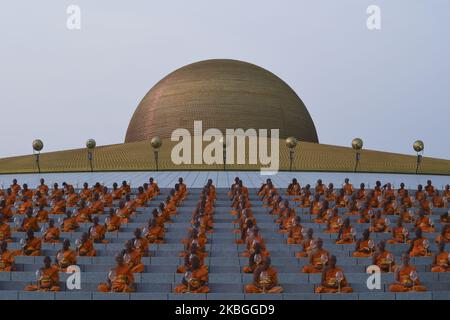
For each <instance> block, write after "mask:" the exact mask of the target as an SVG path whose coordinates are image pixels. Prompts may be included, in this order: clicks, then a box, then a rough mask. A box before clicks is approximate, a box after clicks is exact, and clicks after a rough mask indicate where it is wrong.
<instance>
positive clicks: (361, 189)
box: [356, 183, 366, 201]
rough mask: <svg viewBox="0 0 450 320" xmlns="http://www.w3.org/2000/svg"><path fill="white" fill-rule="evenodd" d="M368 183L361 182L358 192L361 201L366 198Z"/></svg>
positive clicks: (358, 198)
mask: <svg viewBox="0 0 450 320" xmlns="http://www.w3.org/2000/svg"><path fill="white" fill-rule="evenodd" d="M365 188H366V185H365V184H364V183H361V184H360V185H359V190H358V191H357V192H356V199H357V200H360V201H364V200H366V189H365Z"/></svg>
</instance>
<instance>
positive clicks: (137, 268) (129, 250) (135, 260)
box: [123, 240, 145, 273]
mask: <svg viewBox="0 0 450 320" xmlns="http://www.w3.org/2000/svg"><path fill="white" fill-rule="evenodd" d="M141 258H142V256H141V253H140V252H139V251H138V250H137V249H135V248H134V246H133V241H131V240H128V241H127V242H126V243H125V250H123V259H124V262H125V263H126V264H127V265H128V267H129V268H130V271H131V272H132V273H141V272H144V269H145V266H144V264H143V263H142V262H141Z"/></svg>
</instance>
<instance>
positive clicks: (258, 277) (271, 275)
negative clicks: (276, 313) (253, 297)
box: [245, 257, 283, 293]
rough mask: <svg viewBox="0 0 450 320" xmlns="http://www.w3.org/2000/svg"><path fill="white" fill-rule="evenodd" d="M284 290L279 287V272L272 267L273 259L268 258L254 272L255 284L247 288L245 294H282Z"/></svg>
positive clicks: (248, 285)
mask: <svg viewBox="0 0 450 320" xmlns="http://www.w3.org/2000/svg"><path fill="white" fill-rule="evenodd" d="M282 292H283V288H282V287H281V286H279V285H278V276H277V271H276V270H275V269H274V268H273V267H272V266H271V259H270V257H267V258H265V259H264V262H263V264H262V265H260V266H259V267H258V268H256V270H255V271H254V272H253V283H251V284H247V285H246V286H245V293H282Z"/></svg>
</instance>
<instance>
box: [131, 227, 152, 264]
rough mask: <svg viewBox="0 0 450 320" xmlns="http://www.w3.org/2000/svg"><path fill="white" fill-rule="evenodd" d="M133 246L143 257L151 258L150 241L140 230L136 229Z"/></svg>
mask: <svg viewBox="0 0 450 320" xmlns="http://www.w3.org/2000/svg"><path fill="white" fill-rule="evenodd" d="M133 234H134V238H133V239H132V241H133V246H134V248H135V249H136V250H137V251H138V252H139V253H140V254H141V256H143V257H149V256H150V252H149V250H148V240H147V239H146V238H144V237H143V236H142V231H141V229H140V228H136V229H134V233H133Z"/></svg>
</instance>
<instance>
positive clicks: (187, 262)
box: [177, 243, 208, 273]
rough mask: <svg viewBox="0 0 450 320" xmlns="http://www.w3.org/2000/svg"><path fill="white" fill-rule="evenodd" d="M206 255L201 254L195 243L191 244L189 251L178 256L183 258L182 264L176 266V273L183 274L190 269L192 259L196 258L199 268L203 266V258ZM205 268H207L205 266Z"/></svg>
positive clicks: (204, 253)
mask: <svg viewBox="0 0 450 320" xmlns="http://www.w3.org/2000/svg"><path fill="white" fill-rule="evenodd" d="M207 255H208V254H207V253H206V252H203V251H202V250H201V249H200V248H199V247H198V245H197V244H196V243H194V244H192V245H191V246H190V248H189V250H186V251H184V252H183V253H182V254H180V256H182V257H184V264H183V265H180V266H178V268H177V273H185V272H187V271H188V270H190V269H191V268H192V257H194V256H196V257H198V258H199V260H200V266H203V264H204V260H205V257H206V256H207ZM205 268H208V267H207V266H205Z"/></svg>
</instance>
